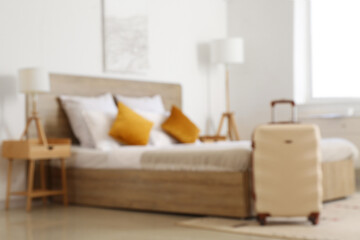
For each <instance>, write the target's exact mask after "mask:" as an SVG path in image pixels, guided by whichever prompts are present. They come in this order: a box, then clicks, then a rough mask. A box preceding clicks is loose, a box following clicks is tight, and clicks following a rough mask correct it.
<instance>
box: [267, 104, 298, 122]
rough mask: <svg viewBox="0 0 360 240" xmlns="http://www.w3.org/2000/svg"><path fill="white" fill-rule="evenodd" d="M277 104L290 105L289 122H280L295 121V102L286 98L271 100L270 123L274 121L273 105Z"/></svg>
mask: <svg viewBox="0 0 360 240" xmlns="http://www.w3.org/2000/svg"><path fill="white" fill-rule="evenodd" d="M278 104H289V105H291V121H290V122H282V123H295V122H296V111H295V107H296V104H295V102H294V101H293V100H288V99H281V100H274V101H271V103H270V105H271V122H272V123H276V120H275V106H276V105H278Z"/></svg>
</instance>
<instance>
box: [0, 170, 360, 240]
mask: <svg viewBox="0 0 360 240" xmlns="http://www.w3.org/2000/svg"><path fill="white" fill-rule="evenodd" d="M359 174H360V171H359V172H358V173H357V176H358V179H357V186H358V190H360V189H359V186H360V175H359ZM191 218H192V216H184V215H173V214H159V213H144V212H136V211H124V210H114V209H101V208H88V207H79V206H70V207H67V208H65V207H62V206H60V205H49V206H47V207H42V206H39V207H34V208H33V211H32V212H31V213H26V211H25V209H24V208H18V209H11V210H9V211H4V210H0V240H33V239H34V240H48V239H49V240H60V239H61V240H62V239H66V240H73V239H76V240H82V239H86V240H92V239H94V240H108V239H109V240H119V239H126V240H127V239H131V240H138V239H158V240H179V239H187V240H191V239H196V240H202V239H203V240H212V239H219V240H232V239H234V240H235V239H236V240H245V239H246V240H265V238H257V237H250V236H241V235H238V234H229V233H222V232H215V231H208V230H201V229H192V228H185V227H180V226H178V225H177V223H178V222H180V221H182V220H185V219H191Z"/></svg>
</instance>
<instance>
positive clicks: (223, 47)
mask: <svg viewBox="0 0 360 240" xmlns="http://www.w3.org/2000/svg"><path fill="white" fill-rule="evenodd" d="M211 61H212V62H213V63H219V64H224V65H225V74H226V75H225V97H226V112H224V113H223V114H222V116H221V119H220V123H219V127H218V130H217V133H216V135H217V136H220V134H221V130H222V126H223V124H224V121H225V120H227V122H228V131H227V134H228V137H229V139H230V140H240V136H239V130H238V127H237V125H236V120H235V114H234V112H231V110H230V86H229V65H230V64H241V63H243V62H244V42H243V39H242V38H227V39H219V40H215V41H214V42H213V43H212V46H211Z"/></svg>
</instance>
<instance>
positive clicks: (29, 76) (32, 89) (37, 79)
mask: <svg viewBox="0 0 360 240" xmlns="http://www.w3.org/2000/svg"><path fill="white" fill-rule="evenodd" d="M19 79H20V91H21V92H24V93H42V92H49V91H50V81H49V74H48V73H47V72H46V71H45V70H44V69H41V68H24V69H20V70H19Z"/></svg>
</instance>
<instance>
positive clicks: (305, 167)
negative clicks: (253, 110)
mask: <svg viewBox="0 0 360 240" xmlns="http://www.w3.org/2000/svg"><path fill="white" fill-rule="evenodd" d="M279 103H288V104H291V106H292V112H293V119H292V122H282V123H275V119H274V118H275V117H274V107H275V105H277V104H279ZM271 107H272V123H270V124H264V125H261V126H259V127H257V128H256V129H255V131H254V134H253V158H252V165H253V181H254V182H253V186H254V187H253V190H254V200H255V211H256V213H257V219H258V221H259V222H260V224H261V225H265V224H266V217H268V216H276V217H295V216H306V217H308V220H310V221H311V222H312V223H313V224H314V225H316V224H317V223H318V220H319V214H320V211H321V208H322V184H321V177H322V173H321V163H320V159H321V152H320V146H319V144H320V131H319V129H318V127H317V126H316V125H310V124H298V123H295V114H294V113H295V111H294V108H295V103H294V102H293V101H291V100H279V101H273V102H271Z"/></svg>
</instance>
